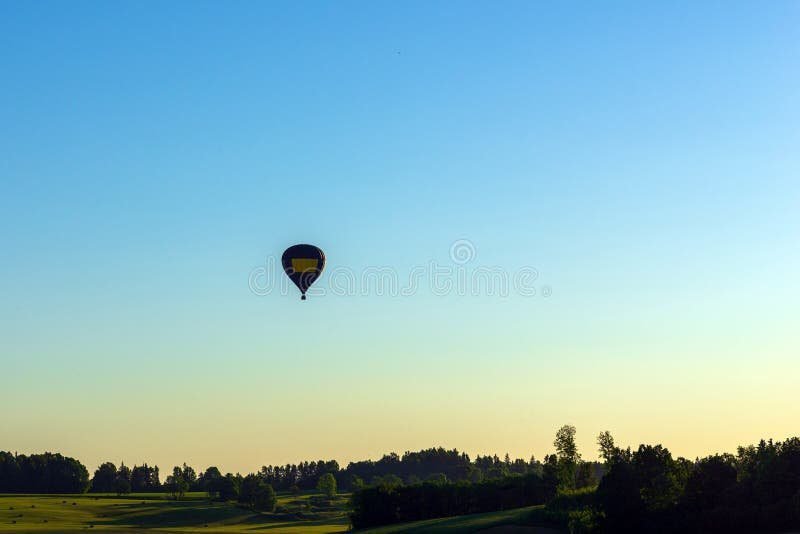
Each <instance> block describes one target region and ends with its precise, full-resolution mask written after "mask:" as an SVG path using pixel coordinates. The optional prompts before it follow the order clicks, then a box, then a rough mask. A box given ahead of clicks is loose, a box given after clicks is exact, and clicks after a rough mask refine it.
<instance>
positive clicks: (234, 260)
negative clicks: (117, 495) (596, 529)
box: [0, 2, 800, 471]
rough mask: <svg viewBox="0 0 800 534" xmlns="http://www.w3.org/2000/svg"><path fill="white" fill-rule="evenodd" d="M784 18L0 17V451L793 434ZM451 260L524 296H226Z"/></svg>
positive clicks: (316, 448)
mask: <svg viewBox="0 0 800 534" xmlns="http://www.w3.org/2000/svg"><path fill="white" fill-rule="evenodd" d="M798 23H800V7H798V4H796V3H792V2H772V3H767V4H757V3H755V2H751V3H737V2H725V3H722V2H720V3H712V2H708V3H705V2H704V3H693V4H689V3H682V4H663V5H654V4H641V3H634V2H630V3H622V2H619V3H609V4H607V5H589V4H578V3H567V4H556V3H552V4H545V3H538V4H537V3H530V2H504V3H499V4H498V3H477V2H469V3H467V2H464V3H455V2H452V3H450V2H441V3H435V4H429V3H427V4H426V3H421V2H420V3H413V2H407V3H402V4H399V3H398V4H389V3H368V2H363V3H356V2H346V3H329V4H312V3H277V2H275V3H255V2H242V3H236V4H222V3H211V2H191V3H189V2H184V3H181V2H173V3H169V4H163V3H162V4H157V3H134V2H129V3H114V4H109V3H100V2H85V3H71V4H68V3H56V2H38V3H24V2H5V3H3V4H2V5H1V6H0V101H2V105H0V187H1V189H0V245H2V250H3V251H4V252H3V255H2V259H1V260H0V296H1V298H0V365H2V368H3V370H4V373H3V375H4V378H3V380H4V386H3V388H2V389H0V403H2V405H3V406H12V407H13V408H14V409H13V410H11V411H9V410H4V412H3V414H0V422H2V424H1V425H0V446H2V447H4V448H11V449H18V450H20V451H31V452H32V451H39V450H44V449H49V450H61V451H63V452H65V453H69V454H73V455H75V456H78V457H80V458H82V459H83V460H84V461H85V462H86V463H87V464H89V465H90V467H93V466H94V465H96V464H97V463H99V462H100V461H103V460H106V459H120V458H121V459H125V461H126V463H134V462H136V461H138V462H142V461H149V462H158V463H161V464H164V465H166V464H173V463H179V462H183V461H190V462H194V463H195V464H197V466H198V467H202V466H204V465H207V464H209V463H211V462H213V463H217V464H220V466H221V468H223V469H229V470H243V471H246V470H248V469H255V468H257V467H258V466H260V465H261V464H262V463H274V462H286V461H297V460H300V459H304V458H311V457H335V458H337V459H339V460H340V461H342V460H349V459H354V458H361V457H366V456H374V455H377V454H380V453H383V452H387V451H389V450H398V451H402V450H405V449H414V448H421V447H427V446H432V445H444V446H449V447H458V448H460V449H465V450H466V451H467V452H469V453H471V454H475V453H478V452H480V453H486V452H490V453H494V452H498V453H503V452H505V451H509V452H511V453H512V456H514V455H518V456H523V457H528V456H529V455H530V454H531V453H535V454H537V456H542V455H543V454H544V453H546V452H549V450H550V448H551V445H550V444H551V442H552V435H553V433H554V431H555V429H556V428H557V427H558V426H560V425H561V424H563V423H568V422H571V423H573V424H576V425H577V426H578V431H579V445H581V446H582V448H583V449H584V450H585V453H586V455H588V456H592V455H593V452H592V451H593V449H594V447H593V445H592V441H593V436H594V435H596V434H597V433H598V432H599V431H601V430H605V429H610V430H611V431H612V433H615V435H617V436H618V440H620V441H622V442H623V443H631V444H636V443H639V442H641V441H659V442H663V443H664V444H665V445H666V446H668V447H670V448H672V449H674V450H675V451H676V452H678V453H680V454H685V455H688V456H694V455H697V454H704V453H706V452H710V451H716V450H733V448H735V446H736V445H738V444H739V443H745V442H750V441H753V440H756V439H758V438H760V437H762V436H763V437H769V436H774V437H776V438H783V437H785V436H786V435H788V433H790V432H796V428H793V427H792V426H791V422H792V421H796V420H797V417H798V416H800V412H798V411H797V410H798V409H797V408H791V406H788V405H787V403H789V402H791V401H790V400H789V397H788V396H787V395H788V392H789V391H791V390H793V389H796V388H797V387H798V386H800V383H798V382H797V380H796V378H792V377H796V376H800V375H798V371H800V368H798V364H797V355H798V349H799V348H800V347H799V346H798V340H797V335H796V332H795V330H796V318H797V316H798V311H800V310H799V309H798V304H797V303H798V297H800V284H798V282H797V279H796V276H795V275H796V273H797V272H798V263H799V262H798V249H797V244H798V226H799V225H798V223H800V216H798V209H797V208H798V204H799V203H800V181H799V180H798V177H799V176H800V156H798V154H800V151H799V150H798V146H799V145H800V131H799V128H798V124H800V83H799V82H800V75H799V74H798V73H799V72H800V68H798V67H800V64H799V63H800V61H799V60H800V44H798V43H800V24H798ZM458 239H467V240H469V241H470V242H471V243H472V244H473V245H474V247H475V250H476V252H477V255H476V256H475V258H474V260H473V261H472V262H470V264H469V265H468V267H470V268H474V267H477V266H499V267H501V268H503V269H505V270H506V271H507V272H515V271H517V270H518V269H520V268H521V267H523V266H533V267H535V268H536V269H537V270H538V271H539V273H540V278H539V279H538V280H537V287H538V289H539V294H538V295H537V296H536V297H532V298H529V297H521V296H520V295H517V294H513V292H512V294H511V295H509V296H508V297H497V296H490V295H477V296H458V295H450V296H445V297H441V296H436V295H432V294H431V292H430V291H425V290H421V291H419V292H418V293H417V294H415V295H413V296H410V297H403V298H399V297H391V296H386V295H384V296H379V295H375V294H370V295H366V296H351V297H339V296H335V295H330V294H329V295H325V296H324V297H318V298H314V297H312V298H310V300H309V301H307V302H304V303H300V301H299V300H298V299H297V295H296V294H295V293H289V294H288V295H280V294H271V295H268V296H260V297H259V296H256V295H254V294H253V293H252V292H251V291H249V289H248V277H249V275H250V273H251V272H252V270H253V269H254V268H257V267H258V266H260V265H264V264H265V262H266V261H267V260H266V258H268V257H270V256H273V257H274V256H279V255H280V254H281V252H282V251H283V249H284V248H286V247H287V246H289V245H291V244H294V243H296V242H311V243H314V244H317V245H319V246H321V247H322V248H323V249H324V250H325V251H326V254H327V257H328V262H329V264H328V265H329V267H328V268H329V270H328V272H329V273H330V272H331V271H330V270H331V269H333V268H336V267H341V268H349V269H352V270H353V271H354V272H361V270H363V269H364V268H366V267H369V266H383V267H391V268H393V269H395V270H396V271H397V272H398V273H400V275H401V278H402V277H403V276H405V275H407V273H408V272H409V271H410V270H411V269H412V267H413V266H416V265H426V264H427V263H428V262H430V261H432V260H433V261H436V262H439V263H441V264H444V265H452V262H450V260H449V256H448V251H449V248H450V246H451V244H452V243H453V242H454V241H456V240H458ZM328 281H329V280H328V279H327V278H325V277H323V279H322V280H320V284H321V285H322V286H323V287H324V286H325V284H326V283H327V282H328ZM545 286H546V287H548V288H551V289H552V295H551V296H550V297H547V298H545V297H543V296H542V294H541V289H542V288H543V287H545ZM793 405H795V406H796V403H793ZM210 421H214V423H213V426H214V427H216V426H227V427H229V429H230V430H229V431H228V433H227V434H226V433H222V434H218V433H216V432H212V433H209V424H210Z"/></svg>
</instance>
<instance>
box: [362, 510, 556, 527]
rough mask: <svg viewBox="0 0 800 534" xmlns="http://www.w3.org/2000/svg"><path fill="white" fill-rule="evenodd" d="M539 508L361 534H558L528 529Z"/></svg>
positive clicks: (410, 525) (435, 521) (450, 519)
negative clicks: (465, 533) (400, 533)
mask: <svg viewBox="0 0 800 534" xmlns="http://www.w3.org/2000/svg"><path fill="white" fill-rule="evenodd" d="M538 508H542V506H530V507H528V508H517V509H514V510H506V511H503V512H491V513H487V514H472V515H462V516H458V517H445V518H442V519H428V520H426V521H417V522H415V523H400V524H397V525H390V526H386V527H380V528H376V529H371V530H364V531H362V532H364V534H367V533H369V534H390V533H399V532H411V533H423V532H424V533H426V534H428V533H430V534H455V533H459V532H475V531H480V532H483V533H486V534H491V533H498V534H499V533H509V534H511V533H514V534H516V533H523V532H530V533H532V534H558V531H557V530H553V529H549V528H544V527H534V526H530V524H529V517H528V516H530V515H531V511H533V510H536V509H538Z"/></svg>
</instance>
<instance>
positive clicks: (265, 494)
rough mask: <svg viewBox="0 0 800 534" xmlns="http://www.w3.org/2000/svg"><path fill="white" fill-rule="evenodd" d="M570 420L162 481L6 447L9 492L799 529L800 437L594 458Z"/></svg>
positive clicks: (609, 524) (360, 514)
mask: <svg viewBox="0 0 800 534" xmlns="http://www.w3.org/2000/svg"><path fill="white" fill-rule="evenodd" d="M575 435H576V430H575V428H574V427H572V426H569V425H565V426H564V427H562V428H560V429H559V430H558V431H557V433H556V436H555V440H554V442H553V446H554V448H555V452H554V453H553V454H549V455H546V456H545V457H544V458H543V460H542V461H539V460H536V459H534V458H533V457H531V458H530V460H520V459H517V460H511V458H509V457H508V455H506V456H505V458H503V459H500V458H499V457H497V456H479V457H477V458H476V459H475V460H471V459H470V458H469V456H468V455H466V454H464V453H461V452H458V451H457V450H455V449H452V450H447V449H443V448H431V449H425V450H422V451H418V452H406V453H404V454H403V455H402V456H400V455H397V454H394V453H391V454H387V455H384V456H383V457H382V458H380V459H379V460H376V461H372V460H365V461H360V462H351V463H350V464H348V466H347V467H346V468H344V469H340V468H339V464H338V463H337V462H336V461H334V460H327V461H324V460H319V461H311V462H300V463H299V464H287V465H284V466H264V467H262V468H261V469H260V470H259V471H258V472H255V473H250V474H247V475H244V476H243V475H241V474H238V473H236V474H233V473H227V474H224V475H223V474H222V473H221V472H220V470H219V469H218V468H216V467H213V466H212V467H209V468H207V469H206V470H204V471H202V472H200V473H197V472H196V471H195V470H194V469H193V468H192V467H191V466H189V465H187V464H185V463H184V464H183V465H180V466H175V467H174V468H173V469H172V471H171V472H170V474H169V475H168V476H167V477H166V478H165V479H164V481H163V482H162V481H161V480H160V478H159V475H160V473H159V468H158V466H152V467H151V466H149V465H147V464H144V465H141V466H133V468H129V467H127V466H126V465H124V464H120V466H119V467H117V466H115V465H114V464H113V463H111V462H106V463H103V464H102V465H100V466H99V467H98V468H97V470H96V471H95V472H94V475H93V476H92V477H91V478H90V477H89V472H88V471H87V469H86V468H85V467H84V466H83V465H82V464H81V463H80V462H79V461H77V460H75V459H74V458H69V457H65V456H62V455H60V454H55V453H49V452H48V453H44V454H32V455H27V456H26V455H17V454H12V453H10V452H2V451H0V492H2V493H14V492H18V493H22V492H24V493H82V492H85V491H93V492H113V493H118V494H125V493H128V492H131V491H136V492H141V491H159V492H165V493H167V494H169V495H170V496H171V497H173V498H175V499H180V498H181V497H183V495H184V494H185V493H186V492H188V491H203V492H206V493H208V495H209V497H210V498H213V499H219V500H224V501H237V502H239V503H241V504H243V505H246V506H249V507H252V508H253V509H257V510H267V511H270V510H274V508H275V492H276V491H292V492H299V491H303V490H308V489H313V488H316V489H317V490H318V491H320V492H322V493H323V494H325V496H326V497H328V498H330V497H333V496H334V495H335V494H336V493H337V491H338V490H339V489H341V488H344V489H346V490H351V491H352V493H353V494H352V522H353V524H354V526H357V527H364V526H375V525H379V524H385V523H394V522H400V521H411V520H416V519H425V518H431V517H443V516H449V515H460V514H465V513H474V512H485V511H492V510H501V509H508V508H512V507H519V506H525V505H530V504H546V506H545V507H544V508H542V509H538V510H536V511H535V512H532V513H531V521H534V522H536V523H532V524H545V523H552V524H555V525H557V526H562V527H566V528H569V529H570V530H571V531H572V532H601V533H602V532H645V533H650V532H652V533H668V532H753V531H761V532H778V531H786V530H790V529H798V528H800V438H797V437H795V438H790V439H787V440H785V441H782V442H780V441H778V442H774V441H772V440H762V441H760V442H759V443H758V444H757V445H751V446H744V447H739V448H738V449H737V451H736V454H715V455H711V456H707V457H704V458H696V459H694V460H688V459H686V458H681V457H678V458H674V457H673V456H672V454H671V453H670V451H669V450H668V449H667V448H665V447H663V446H662V445H660V444H658V445H647V444H642V445H639V446H638V447H637V448H635V449H631V448H630V447H628V448H622V447H618V446H617V445H616V444H615V442H614V438H613V436H612V435H611V434H610V433H609V432H603V433H601V434H600V435H599V436H598V439H597V443H598V452H599V457H600V459H601V461H600V462H597V461H593V460H591V461H586V460H584V459H583V458H582V456H581V454H580V452H579V451H578V448H577V446H576V442H575Z"/></svg>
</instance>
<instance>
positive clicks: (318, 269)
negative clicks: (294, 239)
mask: <svg viewBox="0 0 800 534" xmlns="http://www.w3.org/2000/svg"><path fill="white" fill-rule="evenodd" d="M281 263H282V264H283V270H284V272H285V273H286V276H288V277H289V280H291V281H292V282H294V285H296V286H297V289H299V290H300V293H301V294H302V296H301V297H300V298H301V299H302V300H306V291H307V290H308V288H309V287H311V284H313V283H314V281H315V280H316V279H317V278H319V276H320V275H321V274H322V269H324V268H325V253H324V252H322V250H321V249H320V248H319V247H315V246H314V245H293V246H291V247H289V248H287V249H286V251H285V252H284V253H283V257H282V258H281Z"/></svg>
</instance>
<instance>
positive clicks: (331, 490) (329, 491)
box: [317, 473, 336, 499]
mask: <svg viewBox="0 0 800 534" xmlns="http://www.w3.org/2000/svg"><path fill="white" fill-rule="evenodd" d="M317 490H319V491H320V492H321V493H322V494H323V495H325V496H326V497H327V498H329V499H331V498H333V497H334V496H335V495H336V479H335V478H334V477H333V475H332V474H331V473H325V474H324V475H322V476H321V477H319V482H317Z"/></svg>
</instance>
